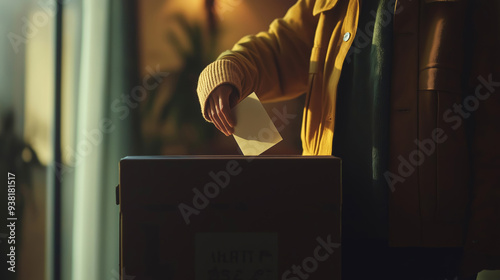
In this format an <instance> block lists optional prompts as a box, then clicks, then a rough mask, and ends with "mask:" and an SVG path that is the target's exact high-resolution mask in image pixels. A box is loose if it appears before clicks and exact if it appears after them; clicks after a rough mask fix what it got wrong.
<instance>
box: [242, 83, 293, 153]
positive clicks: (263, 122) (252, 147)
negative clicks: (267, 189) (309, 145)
mask: <svg viewBox="0 0 500 280" xmlns="http://www.w3.org/2000/svg"><path fill="white" fill-rule="evenodd" d="M233 114H234V116H235V117H236V126H235V127H234V133H233V136H234V139H235V140H236V143H238V146H239V147H240V149H241V152H242V153H243V155H245V156H258V155H260V154H262V153H263V152H265V151H266V150H268V149H269V148H271V147H272V146H274V145H276V144H277V143H279V142H280V141H281V140H283V138H281V135H280V133H279V132H278V130H277V129H276V126H275V125H274V123H273V122H272V120H271V118H270V117H269V115H268V114H267V112H266V110H265V109H264V106H262V103H260V100H259V98H258V97H257V95H256V94H255V93H252V94H250V95H249V96H248V97H247V98H245V99H244V100H243V101H241V102H240V103H239V104H238V105H236V106H235V107H234V108H233Z"/></svg>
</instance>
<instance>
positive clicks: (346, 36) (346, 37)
mask: <svg viewBox="0 0 500 280" xmlns="http://www.w3.org/2000/svg"><path fill="white" fill-rule="evenodd" d="M349 38H351V33H349V32H346V33H345V34H344V42H347V41H349Z"/></svg>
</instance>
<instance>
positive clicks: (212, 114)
mask: <svg viewBox="0 0 500 280" xmlns="http://www.w3.org/2000/svg"><path fill="white" fill-rule="evenodd" d="M208 102H209V105H208V117H209V119H210V121H211V122H212V123H213V124H214V125H215V127H216V128H217V129H218V130H220V131H221V132H222V133H224V134H226V132H225V131H224V128H223V126H222V125H221V121H220V119H219V117H218V116H217V109H216V108H215V105H214V101H213V100H212V98H209V99H208ZM226 136H227V134H226Z"/></svg>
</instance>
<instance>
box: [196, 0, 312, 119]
mask: <svg viewBox="0 0 500 280" xmlns="http://www.w3.org/2000/svg"><path fill="white" fill-rule="evenodd" d="M314 1H315V0H299V1H298V2H297V3H296V4H295V5H294V6H292V7H291V8H290V9H289V10H288V12H287V13H286V15H285V16H284V17H283V18H280V19H276V20H274V21H273V22H272V23H271V25H270V27H269V30H268V31H267V32H260V33H258V34H257V35H253V36H247V37H244V38H243V39H241V40H240V41H239V42H238V43H236V45H234V47H233V48H232V49H231V50H229V51H226V52H224V53H222V54H221V55H220V56H219V58H218V59H217V60H216V61H215V62H213V63H212V64H210V65H208V66H207V67H206V68H205V69H204V70H203V72H202V73H201V74H200V78H199V81H198V90H197V91H198V97H199V100H200V104H201V109H202V113H203V116H204V117H205V118H206V115H205V102H206V100H207V98H208V96H209V95H210V93H211V92H212V91H213V90H214V89H215V88H216V87H217V86H219V85H221V84H230V85H233V86H234V87H235V88H236V89H237V91H238V94H239V100H241V99H243V98H245V97H246V96H248V95H249V94H250V93H252V92H255V93H256V94H257V95H258V96H259V98H260V99H261V100H262V101H280V100H286V99H291V98H294V97H297V96H299V95H301V94H303V93H305V92H306V90H307V83H308V71H309V58H310V54H311V50H312V46H313V41H314V33H315V30H316V25H317V17H313V11H312V10H313V6H314Z"/></svg>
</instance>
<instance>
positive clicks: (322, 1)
mask: <svg viewBox="0 0 500 280" xmlns="http://www.w3.org/2000/svg"><path fill="white" fill-rule="evenodd" d="M337 2H338V0H316V3H314V8H313V16H316V15H318V14H320V13H322V12H325V11H328V10H331V9H332V8H333V7H334V6H335V4H337Z"/></svg>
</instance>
